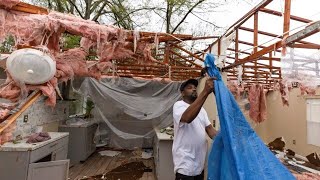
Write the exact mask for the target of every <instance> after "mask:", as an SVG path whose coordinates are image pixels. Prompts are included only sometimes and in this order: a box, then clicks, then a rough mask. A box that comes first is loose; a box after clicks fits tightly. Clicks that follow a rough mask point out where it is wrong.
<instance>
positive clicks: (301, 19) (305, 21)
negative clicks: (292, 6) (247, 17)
mask: <svg viewBox="0 0 320 180" xmlns="http://www.w3.org/2000/svg"><path fill="white" fill-rule="evenodd" d="M260 11H261V12H264V13H268V14H272V15H276V16H280V17H282V13H281V12H279V11H275V10H272V9H267V8H261V9H260ZM290 19H292V20H295V21H299V22H303V23H311V22H312V21H311V20H310V19H305V18H302V17H298V16H293V15H291V16H290Z"/></svg>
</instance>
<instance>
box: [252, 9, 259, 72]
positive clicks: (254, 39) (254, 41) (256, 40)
mask: <svg viewBox="0 0 320 180" xmlns="http://www.w3.org/2000/svg"><path fill="white" fill-rule="evenodd" d="M258 12H259V11H258ZM258 12H256V13H254V28H253V31H254V32H253V46H254V47H253V53H257V52H258ZM257 61H258V59H257V60H255V61H254V66H255V68H254V72H255V78H257V77H258V74H257Z"/></svg>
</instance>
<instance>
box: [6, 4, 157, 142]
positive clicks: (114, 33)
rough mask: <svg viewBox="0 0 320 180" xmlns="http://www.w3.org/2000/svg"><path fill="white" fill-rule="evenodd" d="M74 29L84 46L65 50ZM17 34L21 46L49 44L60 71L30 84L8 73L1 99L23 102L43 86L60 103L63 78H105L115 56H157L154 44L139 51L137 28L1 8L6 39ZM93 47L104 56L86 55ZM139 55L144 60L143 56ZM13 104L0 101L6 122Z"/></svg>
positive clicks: (53, 101) (8, 132) (149, 58)
mask: <svg viewBox="0 0 320 180" xmlns="http://www.w3.org/2000/svg"><path fill="white" fill-rule="evenodd" d="M17 3H19V0H0V5H1V6H2V7H3V6H4V7H6V8H10V7H12V6H14V5H16V4H17ZM64 32H68V33H70V34H73V35H78V36H81V37H82V39H81V42H80V46H81V47H79V48H74V49H69V50H67V51H62V50H61V47H60V42H61V36H62V33H64ZM9 35H12V36H13V37H14V40H15V44H16V46H18V45H19V46H22V47H23V46H26V47H33V48H39V47H44V48H45V49H47V50H46V51H45V52H46V53H50V55H51V57H52V58H53V59H54V60H55V61H56V74H55V76H54V77H53V78H52V79H51V80H50V81H48V82H46V83H44V84H40V85H28V84H24V83H23V82H16V81H14V80H13V79H12V78H10V74H8V76H7V77H8V78H7V81H6V83H4V84H2V85H1V86H0V98H5V99H8V100H10V101H11V102H14V103H15V102H18V101H19V100H21V99H22V98H25V97H26V95H27V94H28V93H30V91H33V90H41V91H42V93H43V95H45V96H47V97H48V99H47V101H46V104H47V105H49V106H52V107H53V106H55V104H56V94H57V92H56V89H57V85H58V83H59V82H66V81H68V80H72V79H73V78H74V77H75V76H87V77H93V78H96V79H100V78H101V76H102V74H103V72H105V71H106V70H108V69H110V68H114V67H113V64H112V60H125V59H128V58H130V59H133V60H139V61H143V62H153V61H156V60H155V59H154V58H153V57H152V55H151V54H152V53H151V49H152V44H149V43H145V42H136V43H137V44H136V48H137V50H136V51H135V52H133V49H134V44H133V43H132V42H128V41H127V37H128V35H132V32H131V31H125V30H122V29H119V28H116V27H114V26H109V25H100V24H97V23H96V22H93V21H89V20H84V19H81V18H79V17H76V16H73V15H69V14H62V13H58V12H50V13H49V14H48V15H42V14H28V13H23V12H17V11H9V10H7V9H1V8H0V42H2V41H3V40H5V38H6V37H8V36H9ZM92 50H93V51H95V52H96V55H97V57H98V59H97V60H95V61H87V60H86V58H87V56H88V55H89V52H90V53H91V52H92ZM137 58H138V59H137ZM11 109H12V107H11V108H9V107H7V108H6V107H2V106H0V123H1V122H2V121H3V122H2V123H1V125H3V124H4V123H5V122H6V121H5V119H6V118H7V117H8V115H9V114H10V111H9V110H11ZM13 128H14V126H10V127H9V128H7V129H6V131H5V132H3V133H2V134H1V135H0V144H3V143H4V142H7V141H9V140H10V139H11V138H12V133H11V132H12V131H13Z"/></svg>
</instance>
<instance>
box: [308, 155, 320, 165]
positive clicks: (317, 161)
mask: <svg viewBox="0 0 320 180" xmlns="http://www.w3.org/2000/svg"><path fill="white" fill-rule="evenodd" d="M306 158H307V159H308V161H309V162H310V163H311V164H313V165H315V166H319V167H320V159H319V155H318V154H317V153H311V154H309V155H308V156H306Z"/></svg>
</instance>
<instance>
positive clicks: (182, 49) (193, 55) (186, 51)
mask: <svg viewBox="0 0 320 180" xmlns="http://www.w3.org/2000/svg"><path fill="white" fill-rule="evenodd" d="M171 45H172V46H173V47H175V48H178V49H180V50H181V51H184V52H185V53H187V54H189V55H190V56H192V57H194V58H196V59H199V60H200V61H202V62H204V59H202V58H201V57H199V56H197V55H195V54H193V53H191V52H190V51H188V50H186V49H184V48H182V47H180V46H177V45H175V44H171Z"/></svg>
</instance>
